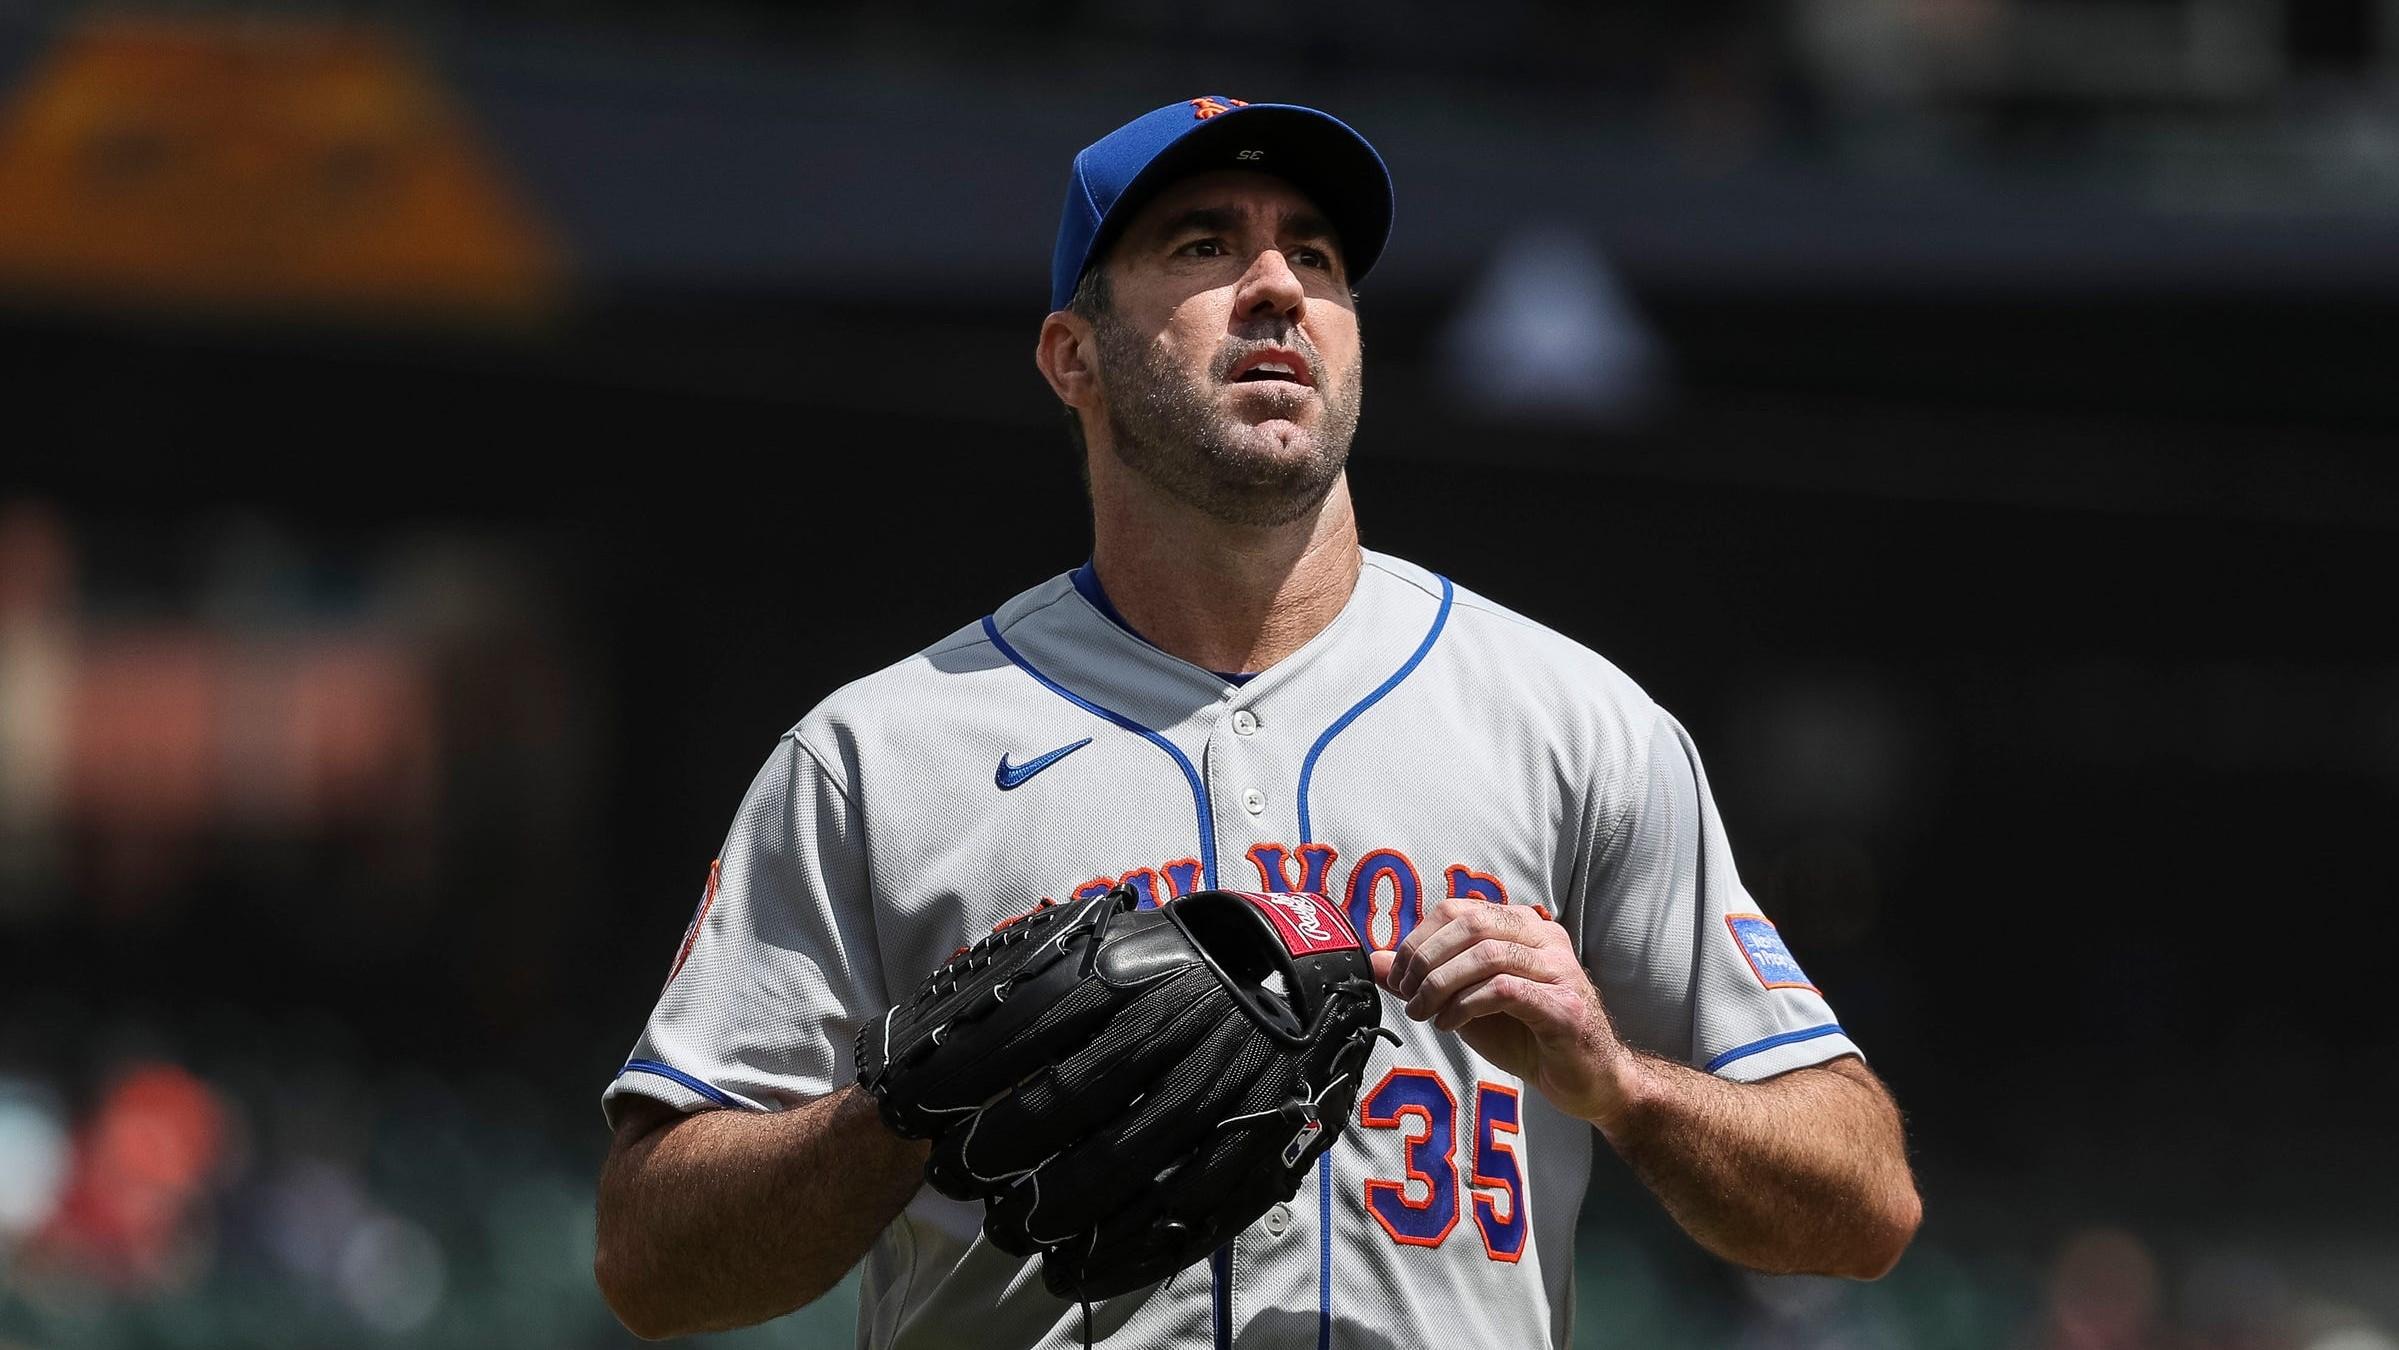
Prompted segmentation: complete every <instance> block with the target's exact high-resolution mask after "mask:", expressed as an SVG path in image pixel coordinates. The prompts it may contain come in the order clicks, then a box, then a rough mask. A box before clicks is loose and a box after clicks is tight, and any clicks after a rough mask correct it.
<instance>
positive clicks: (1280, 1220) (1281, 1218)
mask: <svg viewBox="0 0 2399 1350" xmlns="http://www.w3.org/2000/svg"><path fill="white" fill-rule="evenodd" d="M1290 1231H1291V1206H1289V1205H1286V1204H1283V1203H1282V1202H1280V1201H1277V1202H1276V1203H1275V1207H1274V1208H1273V1209H1270V1210H1268V1211H1266V1235H1267V1236H1268V1237H1281V1236H1282V1235H1283V1234H1285V1233H1288V1232H1290Z"/></svg>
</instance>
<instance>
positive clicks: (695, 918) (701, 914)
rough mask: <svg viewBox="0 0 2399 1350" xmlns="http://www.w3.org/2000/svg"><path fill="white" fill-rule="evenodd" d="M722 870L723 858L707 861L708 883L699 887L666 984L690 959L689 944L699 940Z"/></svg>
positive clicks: (670, 982)
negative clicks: (698, 894) (695, 902)
mask: <svg viewBox="0 0 2399 1350" xmlns="http://www.w3.org/2000/svg"><path fill="white" fill-rule="evenodd" d="M724 870H725V864H724V859H722V858H715V859H711V860H710V861H709V863H708V884H707V885H706V886H704V887H702V888H701V890H700V903H699V905H698V907H697V908H695V909H693V910H692V912H691V924H690V926H689V927H686V928H685V929H684V930H683V943H682V945H681V946H679V947H677V948H676V949H675V964H674V965H672V966H670V967H668V969H667V972H666V982H667V983H668V984H673V983H674V982H675V977H676V976H677V975H680V974H682V973H683V963H684V962H686V961H688V960H690V959H691V946H692V944H693V943H695V942H698V941H699V940H700V925H701V924H702V923H704V922H706V921H707V919H708V907H709V906H710V905H713V904H715V903H716V885H717V882H718V881H719V880H720V879H721V878H722V877H723V876H724Z"/></svg>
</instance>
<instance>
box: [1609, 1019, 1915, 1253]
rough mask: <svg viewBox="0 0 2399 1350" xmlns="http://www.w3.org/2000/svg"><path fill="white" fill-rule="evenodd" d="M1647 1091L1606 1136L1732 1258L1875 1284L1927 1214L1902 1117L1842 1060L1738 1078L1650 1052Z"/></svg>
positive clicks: (1706, 1239)
mask: <svg viewBox="0 0 2399 1350" xmlns="http://www.w3.org/2000/svg"><path fill="white" fill-rule="evenodd" d="M1641 1062H1642V1067H1643V1069H1644V1070H1645V1073H1644V1075H1643V1080H1644V1081H1643V1087H1642V1090H1641V1091H1640V1092H1639V1093H1638V1095H1637V1096H1636V1097H1635V1098H1634V1099H1633V1100H1631V1101H1630V1102H1629V1103H1628V1105H1627V1109H1626V1110H1625V1112H1624V1113H1623V1115H1622V1116H1621V1118H1619V1119H1616V1120H1612V1121H1607V1122H1602V1123H1601V1126H1600V1128H1601V1132H1602V1133H1603V1134H1604V1135H1605V1136H1606V1137H1607V1139H1608V1142H1609V1143H1610V1144H1612V1145H1614V1146H1615V1149H1616V1151H1617V1153H1618V1154H1620V1155H1622V1156H1623V1158H1624V1159H1625V1161H1626V1162H1627V1163H1629V1164H1631V1166H1632V1168H1633V1172H1634V1174H1635V1175H1637V1176H1638V1177H1640V1178H1641V1180H1642V1182H1643V1184H1645V1185H1647V1186H1648V1187H1649V1189H1650V1190H1651V1191H1652V1192H1653V1193H1655V1194H1656V1195H1657V1197H1658V1199H1659V1200H1660V1201H1661V1202H1662V1203H1663V1204H1664V1205H1665V1206H1666V1209H1667V1212H1669V1213H1671V1214H1672V1215H1673V1216H1674V1218H1675V1221H1676V1222H1677V1223H1679V1224H1681V1225H1682V1227H1683V1229H1684V1231H1685V1232H1688V1233H1689V1234H1691V1236H1692V1237H1693V1238H1695V1239H1697V1240H1698V1241H1699V1243H1700V1245H1702V1246H1704V1247H1706V1248H1707V1249H1708V1250H1710V1251H1712V1252H1714V1253H1716V1254H1717V1255H1718V1256H1721V1257H1723V1258H1725V1259H1726V1260H1728V1261H1732V1262H1735V1263H1737V1264H1740V1265H1744V1266H1747V1267H1749V1268H1751V1269H1753V1270H1762V1271H1768V1272H1772V1273H1777V1274H1792V1273H1801V1272H1805V1273H1810V1274H1821V1275H1847V1276H1851V1277H1853V1278H1858V1279H1874V1278H1877V1277H1879V1276H1881V1275H1882V1274H1883V1273H1884V1272H1886V1271H1888V1270H1889V1269H1890V1268H1891V1267H1892V1265H1894V1264H1895V1263H1897V1261H1898V1260H1899V1254H1900V1253H1901V1252H1902V1251H1904V1250H1905V1249H1906V1247H1907V1244H1908V1241H1909V1239H1910V1238H1911V1237H1913V1236H1914V1234H1915V1231H1916V1224H1917V1221H1918V1219H1919V1218H1920V1217H1921V1215H1922V1208H1921V1202H1920V1201H1919V1200H1918V1199H1917V1195H1916V1186H1915V1181H1914V1179H1913V1178H1912V1177H1910V1176H1909V1174H1908V1167H1907V1155H1906V1148H1905V1144H1904V1143H1903V1141H1902V1137H1901V1128H1900V1121H1899V1113H1898V1111H1897V1110H1896V1109H1894V1108H1893V1107H1892V1105H1891V1102H1890V1098H1889V1097H1888V1095H1886V1094H1885V1093H1884V1092H1883V1090H1882V1088H1881V1086H1880V1085H1879V1084H1878V1083H1876V1082H1875V1080H1874V1078H1873V1076H1872V1075H1871V1074H1869V1073H1868V1072H1867V1071H1866V1070H1865V1068H1864V1067H1863V1066H1860V1065H1858V1064H1856V1063H1855V1062H1854V1061H1848V1060H1842V1061H1836V1062H1834V1063H1833V1064H1829V1065H1821V1066H1818V1067H1815V1068H1811V1069H1799V1070H1795V1071H1793V1072H1791V1073H1786V1074H1783V1075H1781V1076H1779V1077H1776V1078H1772V1079H1768V1080H1766V1081H1764V1082H1760V1083H1735V1082H1730V1081H1727V1080H1725V1079H1721V1078H1718V1077H1716V1076H1715V1075H1713V1074H1708V1073H1703V1072H1700V1071H1699V1070H1696V1069H1691V1068H1687V1067H1685V1066H1683V1065H1680V1064H1675V1063H1672V1062H1669V1061H1666V1060H1660V1059H1652V1058H1650V1057H1648V1056H1642V1057H1641Z"/></svg>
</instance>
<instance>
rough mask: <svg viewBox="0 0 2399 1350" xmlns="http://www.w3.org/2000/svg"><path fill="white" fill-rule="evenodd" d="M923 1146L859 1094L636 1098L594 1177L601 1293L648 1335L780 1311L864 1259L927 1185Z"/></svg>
mask: <svg viewBox="0 0 2399 1350" xmlns="http://www.w3.org/2000/svg"><path fill="white" fill-rule="evenodd" d="M929 1147H930V1146H929V1145H926V1144H922V1143H917V1142H913V1141H910V1140H906V1139H902V1138H900V1137H898V1136H897V1135H894V1134H893V1133H892V1132H891V1131H890V1130H889V1129H886V1128H885V1127H884V1125H883V1122H882V1121H881V1120H880V1119H879V1118H878V1117H877V1116H876V1114H875V1107H874V1103H873V1102H872V1101H871V1100H869V1099H868V1098H866V1097H865V1096H864V1095H863V1094H861V1093H860V1092H859V1091H858V1090H857V1089H856V1088H855V1087H845V1088H842V1089H841V1090H840V1091H838V1092H835V1093H832V1094H831V1095H829V1096H826V1097H822V1098H819V1099H818V1100H816V1101H814V1102H811V1103H809V1104H807V1105H806V1106H800V1107H795V1108H793V1109H791V1110H788V1111H775V1112H753V1111H738V1110H721V1111H703V1112H700V1113H699V1114H697V1115H689V1116H685V1115H678V1114H677V1113H676V1112H674V1111H673V1110H672V1109H670V1108H668V1107H666V1106H664V1105H662V1104H657V1103H652V1102H648V1101H644V1100H639V1099H637V1100H635V1101H634V1102H632V1103H631V1104H629V1106H628V1108H627V1112H626V1115H625V1116H624V1118H623V1120H622V1121H621V1122H620V1123H619V1125H618V1128H617V1132H616V1142H615V1143H614V1144H613V1145H611V1146H610V1148H609V1151H608V1162H607V1165H606V1166H605V1167H603V1168H602V1169H601V1172H600V1206H599V1208H600V1247H599V1256H598V1259H597V1260H596V1261H594V1263H593V1272H594V1274H595V1275H596V1276H597V1277H598V1279H599V1283H600V1292H601V1294H602V1295H603V1296H604V1297H606V1298H607V1300H608V1306H609V1308H610V1309H611V1310H612V1311H614V1312H615V1313H616V1315H617V1319H618V1320H619V1321H622V1322H623V1323H624V1324H625V1326H626V1328H627V1329H628V1330H630V1331H631V1332H633V1334H634V1335H636V1336H640V1337H642V1338H644V1339H646V1340H657V1339H660V1338H662V1337H666V1336H682V1335H688V1334H690V1333H692V1332H698V1331H722V1330H725V1329H727V1328H729V1327H742V1326H749V1325H751V1324H753V1323H757V1322H763V1321H765V1320H766V1319H768V1318H770V1317H779V1316H781V1315H782V1314H784V1313H787V1312H790V1311H791V1310H792V1309H794V1308H798V1307H801V1306H803V1305H805V1304H807V1303H809V1302H811V1301H813V1300H814V1299H816V1297H817V1296H818V1295H820V1294H823V1293H824V1292H825V1291H826V1290H827V1289H830V1288H832V1287H833V1286H834V1285H835V1284H836V1283H838V1282H839V1281H840V1279H841V1277H842V1275H843V1274H844V1273H846V1272H847V1271H848V1270H849V1268H850V1267H851V1266H853V1265H855V1264H857V1262H858V1260H859V1258H860V1257H862V1256H864V1255H865V1254H866V1249H867V1248H868V1247H869V1246H870V1245H872V1243H873V1242H874V1239H875V1236H876V1234H878V1233H881V1232H882V1231H883V1229H884V1227H885V1226H887V1225H888V1224H890V1222H891V1221H892V1220H893V1219H894V1218H897V1217H898V1216H899V1213H900V1211H901V1210H902V1209H903V1208H905V1207H906V1206H907V1204H908V1200H909V1198H910V1197H912V1196H914V1195H915V1194H916V1190H917V1187H918V1186H920V1185H921V1184H923V1180H924V1163H925V1155H926V1153H927V1151H928V1149H929Z"/></svg>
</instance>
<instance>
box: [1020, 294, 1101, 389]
mask: <svg viewBox="0 0 2399 1350" xmlns="http://www.w3.org/2000/svg"><path fill="white" fill-rule="evenodd" d="M1098 344H1099V339H1098V336H1097V335H1096V334H1094V333H1093V332H1092V331H1091V323H1090V321H1089V320H1087V319H1085V318H1084V317H1083V316H1082V315H1080V314H1076V313H1074V312H1073V311H1071V310H1063V309H1062V310H1058V311H1057V312H1055V313H1053V314H1051V315H1050V316H1049V317H1048V318H1046V319H1043V320H1042V321H1041V336H1040V338H1038V339H1037V340H1036V341H1035V342H1034V344H1033V364H1034V365H1036V366H1039V367H1041V378H1043V379H1045V380H1048V381H1049V382H1050V390H1051V392H1053V393H1055V394H1056V395H1057V396H1058V401H1059V402H1061V403H1064V404H1065V405H1066V406H1068V407H1070V408H1091V407H1096V406H1097V405H1098V403H1099V395H1100V379H1099V361H1098Z"/></svg>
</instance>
